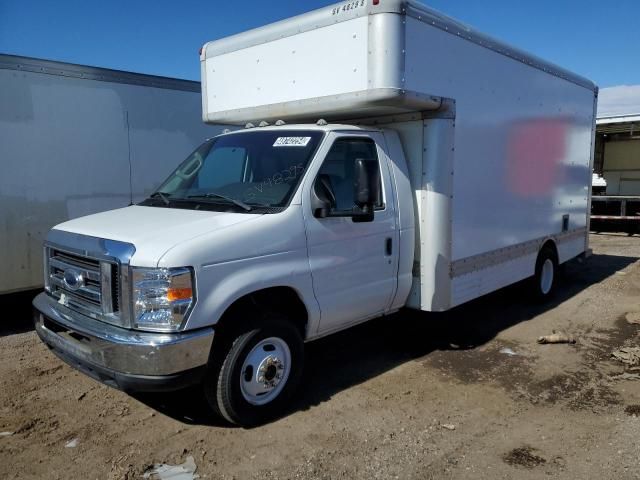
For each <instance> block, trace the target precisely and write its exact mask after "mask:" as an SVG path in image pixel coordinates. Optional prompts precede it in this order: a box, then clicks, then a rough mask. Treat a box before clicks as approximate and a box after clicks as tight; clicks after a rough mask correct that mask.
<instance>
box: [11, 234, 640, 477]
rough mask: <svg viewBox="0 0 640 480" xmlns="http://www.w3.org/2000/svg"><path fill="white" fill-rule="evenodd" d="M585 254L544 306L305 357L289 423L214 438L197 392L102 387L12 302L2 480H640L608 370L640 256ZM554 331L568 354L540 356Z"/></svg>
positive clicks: (511, 291) (395, 329)
mask: <svg viewBox="0 0 640 480" xmlns="http://www.w3.org/2000/svg"><path fill="white" fill-rule="evenodd" d="M591 246H592V248H593V252H594V255H593V256H592V257H591V258H590V259H589V260H588V261H587V262H585V263H582V264H580V263H577V262H576V263H574V264H571V265H569V266H567V268H566V270H565V272H564V277H563V279H562V281H561V285H560V288H559V294H558V295H557V297H556V298H555V299H554V300H553V301H552V302H549V303H547V304H544V305H535V304H532V303H531V302H530V301H528V299H527V296H526V292H525V290H524V288H523V286H521V285H517V286H513V287H509V288H507V289H504V290H502V291H500V292H497V293H495V294H491V295H488V296H486V297H484V298H482V299H479V300H477V301H474V302H471V303H469V304H467V305H465V306H463V307H461V308H457V309H455V310H454V311H451V312H448V313H446V314H417V313H412V312H402V313H399V314H396V315H393V316H390V317H387V318H383V319H379V320H375V321H373V322H369V323H368V324H365V325H362V326H360V327H356V328H354V329H351V330H349V331H347V332H343V333H341V334H338V335H335V336H333V337H330V338H326V339H323V340H320V341H318V342H315V343H312V344H309V345H308V346H307V347H308V348H307V359H306V362H307V367H306V375H305V378H306V380H305V382H304V384H303V387H302V389H301V391H300V392H299V394H298V396H297V399H296V402H295V404H294V406H293V408H292V410H291V411H290V412H289V413H288V414H287V415H286V416H284V417H283V418H281V419H280V420H278V421H275V422H273V423H271V424H269V425H266V426H263V427H259V428H255V429H252V430H243V429H239V428H231V427H228V426H224V425H221V424H219V423H217V422H216V420H215V419H213V418H211V417H210V416H209V415H208V414H207V411H206V408H205V407H204V405H203V403H202V401H201V400H200V397H199V393H198V391H197V390H195V389H192V390H188V391H183V392H176V393H173V394H170V395H166V394H165V395H148V394H147V395H144V396H142V395H141V396H137V397H136V398H134V397H132V396H128V395H126V394H124V393H122V392H119V391H117V390H114V389H111V388H109V387H106V386H103V385H100V384H98V383H96V382H95V381H94V380H91V379H89V378H87V377H85V376H84V375H82V374H80V373H78V372H76V371H74V370H73V369H71V368H70V367H68V366H66V365H65V364H63V363H62V362H61V361H60V360H58V359H57V358H56V357H55V356H54V355H53V354H51V353H50V352H49V351H48V350H47V349H46V348H45V346H44V345H43V344H42V343H41V342H40V341H39V340H38V339H37V336H36V334H35V333H34V332H33V331H32V329H31V327H30V325H29V321H28V319H29V317H30V307H29V303H28V298H27V299H26V301H18V302H15V303H16V304H15V305H14V306H15V308H16V310H17V311H16V312H15V314H14V316H13V317H12V318H13V319H14V320H15V319H18V320H19V321H18V322H15V321H14V322H5V324H4V326H0V432H8V433H0V478H7V479H12V478H47V479H56V478H59V479H67V478H82V479H94V478H96V479H105V478H106V479H120V478H127V479H132V478H142V476H143V474H144V472H145V471H148V470H149V468H150V467H151V465H153V464H154V463H170V464H179V463H182V462H184V461H185V459H186V458H187V457H188V456H192V457H193V459H194V460H195V463H196V465H197V472H196V473H197V474H198V475H200V478H209V479H217V478H220V479H223V478H224V479H231V478H237V479H245V478H260V479H264V478H266V479H270V478H304V479H312V478H347V479H350V478H385V479H386V478H401V479H405V478H420V479H423V478H491V479H494V478H522V479H527V478H541V477H562V478H575V479H583V478H615V479H627V478H640V380H638V379H634V377H635V378H638V375H637V374H635V375H634V374H633V373H632V372H631V373H630V372H629V371H625V367H624V365H623V364H622V363H618V362H617V361H615V360H614V359H612V358H611V352H612V351H614V350H616V349H617V348H618V347H621V346H625V345H626V346H638V344H639V343H640V337H638V331H639V328H640V326H639V325H634V324H630V323H628V322H627V321H626V320H625V315H626V314H627V313H629V312H631V313H633V312H637V311H640V263H638V262H637V260H638V258H639V257H640V238H639V237H637V236H634V237H629V236H627V235H624V234H600V235H591ZM23 300H25V299H23ZM5 311H6V310H5ZM23 317H24V318H23ZM554 329H556V330H564V331H566V332H567V333H569V334H571V335H573V336H575V338H576V339H577V343H576V344H575V345H567V344H560V345H539V344H537V343H536V339H537V338H538V336H540V335H545V334H548V333H551V331H552V330H554ZM74 440H75V442H73V441H74ZM69 442H72V443H71V444H72V445H73V444H74V443H75V444H76V446H75V447H66V445H67V444H69Z"/></svg>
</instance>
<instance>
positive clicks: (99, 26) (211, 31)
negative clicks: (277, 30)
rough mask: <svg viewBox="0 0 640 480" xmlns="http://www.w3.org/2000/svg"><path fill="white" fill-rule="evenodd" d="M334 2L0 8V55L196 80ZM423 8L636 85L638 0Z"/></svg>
mask: <svg viewBox="0 0 640 480" xmlns="http://www.w3.org/2000/svg"><path fill="white" fill-rule="evenodd" d="M381 1H382V2H384V1H385V0H381ZM332 3H335V2H332V1H323V0H304V1H302V0H297V1H293V0H275V1H273V0H272V1H267V0H262V1H254V0H243V1H240V0H235V1H222V0H208V1H206V2H203V1H195V0H173V1H169V0H154V1H152V0H128V1H125V0H101V1H98V0H83V1H80V0H39V1H38V0H0V53H8V54H13V55H23V56H29V57H37V58H44V59H48V60H58V61H65V62H71V63H79V64H85V65H93V66H98V67H106V68H114V69H118V70H127V71H133V72H140V73H147V74H154V75H163V76H168V77H177V78H185V79H189V80H199V76H200V64H199V57H198V49H199V48H200V47H201V46H202V45H203V44H204V43H206V42H207V41H210V40H215V39H218V38H221V37H225V36H228V35H232V34H235V33H239V32H242V31H244V30H248V29H250V28H255V27H259V26H262V25H265V24H267V23H270V22H274V21H277V20H281V19H284V18H287V17H290V16H293V15H297V14H300V13H304V12H306V11H309V10H312V9H315V8H320V7H323V6H327V5H331V4H332ZM424 3H426V4H427V5H429V6H430V7H432V8H435V9H437V10H440V11H441V12H443V13H446V14H447V15H449V16H452V17H454V18H456V19H458V20H461V21H463V22H465V23H467V24H469V25H471V26H473V27H475V28H476V29H478V30H480V31H482V32H483V33H486V34H489V35H491V36H493V37H495V38H498V39H500V40H503V41H506V42H507V43H510V44H511V45H514V46H516V47H519V48H522V49H524V50H526V51H528V52H530V53H533V54H535V55H537V56H539V57H542V58H544V59H546V60H549V61H551V62H553V63H556V64H558V65H560V66H562V67H564V68H567V69H569V70H572V71H574V72H576V73H578V74H581V75H583V76H586V77H588V78H589V79H591V80H593V81H595V82H596V83H597V84H598V85H599V86H600V87H608V86H613V85H623V84H627V85H631V84H640V50H638V47H639V45H640V0H610V1H608V2H605V1H602V0H599V1H596V0H521V1H518V0H430V1H425V2H424Z"/></svg>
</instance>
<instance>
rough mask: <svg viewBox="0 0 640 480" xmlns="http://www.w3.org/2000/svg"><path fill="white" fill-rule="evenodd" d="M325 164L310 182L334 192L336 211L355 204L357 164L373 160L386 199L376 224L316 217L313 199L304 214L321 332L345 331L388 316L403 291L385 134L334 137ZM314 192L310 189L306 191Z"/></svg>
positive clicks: (380, 203) (377, 208)
mask: <svg viewBox="0 0 640 480" xmlns="http://www.w3.org/2000/svg"><path fill="white" fill-rule="evenodd" d="M329 136H330V137H329V138H328V141H327V142H325V145H327V147H325V148H324V149H323V150H324V152H322V151H321V152H319V155H321V156H322V155H323V153H324V160H323V162H322V164H321V166H320V167H319V169H318V170H317V171H316V172H315V175H312V176H311V177H310V178H311V180H312V182H311V185H310V187H311V189H313V188H314V183H315V182H320V181H322V182H323V183H324V185H325V186H329V188H331V190H332V193H333V197H334V199H335V204H336V208H335V210H337V211H340V212H344V211H349V210H350V209H352V208H353V205H354V183H355V179H354V162H355V160H356V159H357V158H361V159H365V160H373V161H376V162H377V163H378V168H379V169H380V181H381V183H382V185H381V187H382V188H381V191H382V195H381V199H380V201H378V202H377V205H375V210H374V216H373V221H365V222H363V221H359V222H354V219H353V218H352V217H351V216H342V217H331V216H329V217H326V218H316V217H315V216H314V212H313V211H312V209H311V207H310V198H309V195H306V199H305V202H306V204H307V206H306V208H305V209H304V212H305V224H306V230H307V246H308V254H309V265H310V268H311V275H312V279H313V290H314V293H315V296H316V299H317V300H318V303H319V305H320V310H321V320H320V326H319V332H330V331H332V330H339V329H341V328H344V327H345V326H347V325H349V324H352V323H357V322H359V321H362V320H364V319H366V318H368V317H373V316H377V315H380V314H382V313H384V312H385V311H386V310H387V309H388V308H389V306H390V304H391V300H392V298H393V296H394V295H395V291H396V287H397V271H398V257H397V251H398V248H397V245H398V238H397V228H396V218H395V215H394V211H395V205H394V201H393V197H394V196H393V195H392V185H391V181H390V175H389V167H388V164H387V163H386V155H385V154H384V152H383V151H382V149H380V147H379V145H380V144H381V142H383V136H382V134H379V133H375V132H367V133H363V132H354V133H346V132H345V133H336V132H332V133H330V134H329ZM306 191H307V192H309V189H307V190H306Z"/></svg>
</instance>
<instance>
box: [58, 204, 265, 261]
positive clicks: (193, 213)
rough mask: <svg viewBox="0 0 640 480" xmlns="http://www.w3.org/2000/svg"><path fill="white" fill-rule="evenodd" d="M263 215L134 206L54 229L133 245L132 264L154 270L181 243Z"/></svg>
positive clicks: (76, 220)
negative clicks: (165, 254)
mask: <svg viewBox="0 0 640 480" xmlns="http://www.w3.org/2000/svg"><path fill="white" fill-rule="evenodd" d="M261 216H262V215H260V214H251V213H228V212H211V211H203V210H184V209H173V208H158V207H141V206H138V205H134V206H131V207H126V208H120V209H117V210H110V211H108V212H102V213H96V214H94V215H89V216H86V217H81V218H76V219H75V220H70V221H68V222H65V223H61V224H60V225H56V226H55V227H54V229H55V230H63V231H65V232H71V233H77V234H80V235H88V236H90V237H97V238H105V239H109V240H117V241H121V242H127V243H131V244H133V245H134V246H135V247H136V253H135V254H134V256H133V258H132V259H131V263H132V265H138V266H149V267H151V266H156V265H157V263H158V261H159V259H160V258H161V257H162V255H164V253H165V252H167V250H169V249H170V248H171V247H173V246H175V245H177V244H179V243H182V242H185V241H188V240H191V239H193V238H195V237H198V236H200V235H204V234H207V233H210V232H213V231H217V230H220V229H224V228H228V227H230V226H232V225H235V224H238V223H242V222H247V221H250V220H253V219H256V218H259V217H261Z"/></svg>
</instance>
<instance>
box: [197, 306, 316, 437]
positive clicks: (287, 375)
mask: <svg viewBox="0 0 640 480" xmlns="http://www.w3.org/2000/svg"><path fill="white" fill-rule="evenodd" d="M213 348H214V349H215V348H217V347H216V345H214V347H213ZM218 348H221V349H224V351H223V352H221V351H218V352H217V353H219V355H216V356H212V362H210V363H212V364H210V366H209V371H208V374H207V376H206V378H205V384H204V387H205V396H206V398H207V402H208V403H209V405H210V406H211V407H212V409H213V410H214V412H215V413H216V414H219V415H220V416H222V417H223V418H224V419H225V420H227V421H229V422H231V423H234V424H236V425H240V426H243V427H252V426H256V425H260V424H262V423H265V422H267V421H269V420H271V419H273V418H275V417H276V416H277V415H278V414H280V413H281V412H282V411H283V410H284V408H286V406H287V403H288V400H289V399H290V397H291V395H292V394H293V392H294V391H295V389H296V387H297V385H298V383H299V381H300V377H301V374H302V366H303V358H304V353H303V350H304V345H303V342H302V337H301V336H300V332H299V331H298V329H297V328H296V327H295V326H294V325H292V324H291V323H290V322H288V321H286V320H285V319H281V318H272V319H265V320H264V321H262V322H260V324H259V325H257V326H253V327H249V328H247V329H245V330H244V331H240V332H239V333H238V334H236V335H234V338H232V339H231V341H229V342H226V348H225V347H224V345H218ZM215 357H218V358H219V359H220V360H222V361H221V363H220V362H215V360H214V359H215ZM216 363H217V364H218V365H217V366H216Z"/></svg>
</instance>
